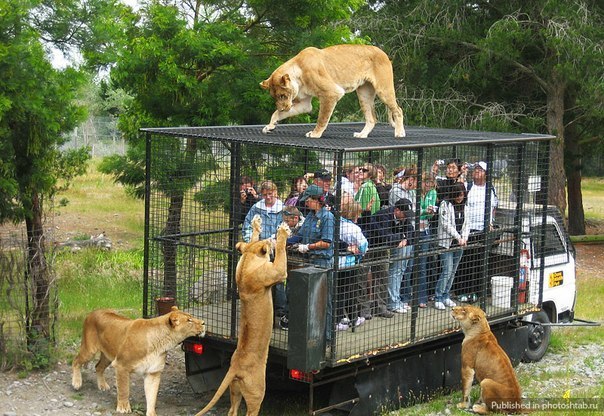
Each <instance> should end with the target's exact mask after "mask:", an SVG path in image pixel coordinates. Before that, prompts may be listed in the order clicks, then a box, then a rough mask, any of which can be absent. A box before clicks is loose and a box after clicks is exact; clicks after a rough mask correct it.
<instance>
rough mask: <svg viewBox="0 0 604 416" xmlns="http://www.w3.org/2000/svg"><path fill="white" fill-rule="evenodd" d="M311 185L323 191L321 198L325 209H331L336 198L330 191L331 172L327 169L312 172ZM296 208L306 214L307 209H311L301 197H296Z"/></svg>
mask: <svg viewBox="0 0 604 416" xmlns="http://www.w3.org/2000/svg"><path fill="white" fill-rule="evenodd" d="M309 176H312V178H313V185H315V186H317V187H318V188H319V189H321V190H322V192H323V197H324V198H323V199H324V204H325V207H326V209H328V210H330V209H333V207H334V205H335V202H336V198H335V196H334V194H333V193H332V192H331V179H332V175H331V172H330V171H328V170H327V169H319V170H317V171H316V172H314V173H313V174H312V175H309ZM296 208H298V209H299V210H300V212H302V214H303V215H305V216H306V215H308V213H309V211H311V210H310V209H309V208H308V206H307V205H306V203H305V201H303V200H302V198H298V202H297V203H296Z"/></svg>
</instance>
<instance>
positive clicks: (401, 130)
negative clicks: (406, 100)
mask: <svg viewBox="0 0 604 416" xmlns="http://www.w3.org/2000/svg"><path fill="white" fill-rule="evenodd" d="M389 82H390V85H386V86H384V87H382V88H378V87H376V94H377V96H378V97H379V98H380V100H381V101H382V102H383V103H384V105H386V107H387V108H388V111H389V119H390V124H391V125H392V127H394V137H405V136H406V134H407V133H406V132H405V126H404V123H403V110H402V109H401V108H400V107H399V105H398V103H397V102H396V94H395V92H394V85H393V84H392V80H390V81H389Z"/></svg>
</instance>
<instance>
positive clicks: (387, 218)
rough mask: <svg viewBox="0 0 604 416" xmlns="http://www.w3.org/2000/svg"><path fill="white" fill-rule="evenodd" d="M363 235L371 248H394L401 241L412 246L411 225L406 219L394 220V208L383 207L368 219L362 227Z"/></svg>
mask: <svg viewBox="0 0 604 416" xmlns="http://www.w3.org/2000/svg"><path fill="white" fill-rule="evenodd" d="M362 229H363V234H365V237H367V240H368V241H369V247H371V248H378V247H380V248H395V247H397V246H398V244H399V243H400V242H401V241H402V240H407V244H410V245H411V244H413V234H414V233H413V224H412V223H411V221H410V220H409V219H407V218H404V219H402V220H397V219H395V218H394V207H385V208H382V209H380V210H379V211H378V212H376V213H375V214H373V215H371V216H370V217H369V220H368V221H366V222H365V223H364V224H363V226H362Z"/></svg>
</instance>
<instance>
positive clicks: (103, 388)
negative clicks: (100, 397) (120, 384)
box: [97, 380, 111, 391]
mask: <svg viewBox="0 0 604 416" xmlns="http://www.w3.org/2000/svg"><path fill="white" fill-rule="evenodd" d="M97 386H98V388H99V390H100V391H107V390H111V387H110V386H109V384H107V382H106V381H105V380H103V381H98V382H97Z"/></svg>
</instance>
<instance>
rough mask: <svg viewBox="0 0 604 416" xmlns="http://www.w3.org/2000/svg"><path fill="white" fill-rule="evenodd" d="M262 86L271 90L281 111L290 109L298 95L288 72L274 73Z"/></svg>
mask: <svg viewBox="0 0 604 416" xmlns="http://www.w3.org/2000/svg"><path fill="white" fill-rule="evenodd" d="M260 86H261V87H262V88H264V89H265V90H269V92H270V94H271V96H272V97H273V98H274V99H275V105H276V106H277V110H279V111H289V110H290V109H291V108H292V106H293V105H294V98H296V96H297V95H298V91H297V90H296V88H295V86H294V85H293V83H292V82H291V79H290V77H289V75H288V74H285V75H272V76H271V77H270V78H268V79H265V80H264V81H262V82H261V83H260Z"/></svg>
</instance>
